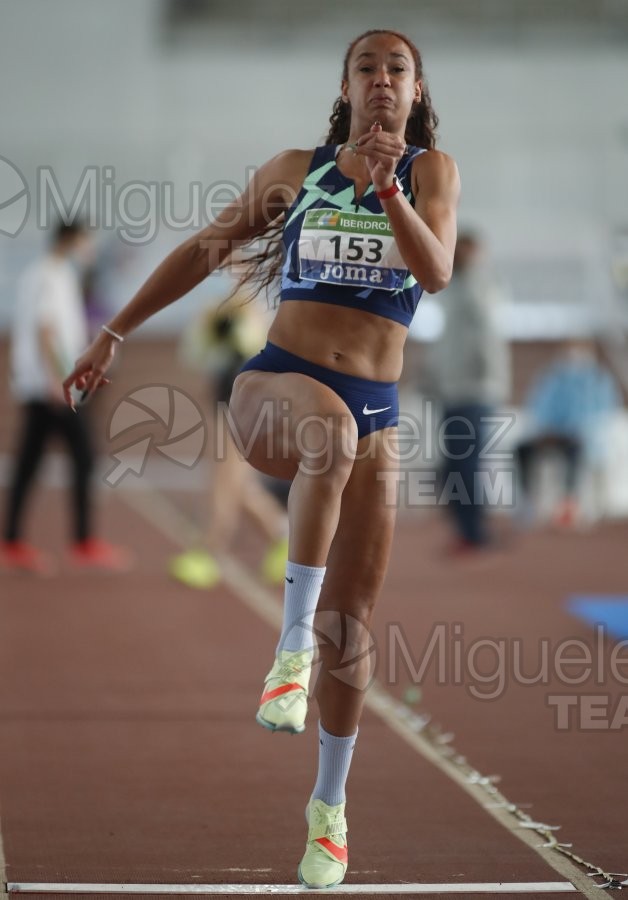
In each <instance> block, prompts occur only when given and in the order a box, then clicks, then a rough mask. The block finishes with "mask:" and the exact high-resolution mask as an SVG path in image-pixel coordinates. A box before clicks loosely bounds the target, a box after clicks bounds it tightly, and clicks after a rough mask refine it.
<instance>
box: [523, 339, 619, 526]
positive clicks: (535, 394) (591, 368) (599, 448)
mask: <svg viewBox="0 0 628 900" xmlns="http://www.w3.org/2000/svg"><path fill="white" fill-rule="evenodd" d="M620 406H621V395H620V392H619V389H618V387H617V385H616V383H615V381H614V379H613V376H612V375H611V374H610V372H609V371H608V370H607V369H606V368H605V367H604V366H602V365H600V363H599V362H598V361H597V358H596V352H595V343H594V342H593V341H591V340H574V341H570V342H568V343H567V345H566V347H565V350H564V352H563V353H562V355H561V357H560V358H559V359H557V360H556V362H554V363H553V364H551V365H550V366H549V368H548V369H547V370H546V371H545V372H542V373H541V374H540V375H539V377H538V379H537V381H536V383H535V384H534V385H533V387H532V389H531V391H530V393H529V395H528V398H527V401H526V404H525V409H526V413H527V417H528V419H529V424H528V427H527V432H528V433H527V436H526V437H525V438H524V440H522V441H521V442H520V443H519V445H518V446H517V448H516V456H517V462H518V466H519V473H520V484H521V489H522V493H523V497H522V498H521V503H520V511H521V514H522V518H523V519H524V520H525V521H528V522H530V521H532V520H533V519H534V517H535V511H534V508H533V506H532V503H531V500H530V493H531V482H532V473H533V467H534V465H535V463H536V461H537V459H538V457H539V456H541V455H542V454H546V453H548V452H552V451H553V452H554V453H556V454H559V455H560V456H561V457H562V460H563V462H564V482H563V485H562V491H561V497H560V500H559V502H558V504H557V506H556V509H555V511H554V514H553V520H554V523H555V524H557V525H562V526H565V527H570V526H572V525H575V524H577V523H578V520H579V515H580V510H579V505H578V486H579V476H580V473H581V471H582V469H583V467H587V466H588V467H590V468H591V469H596V468H599V467H600V466H601V465H602V464H603V462H604V459H605V456H606V450H607V425H608V422H609V419H610V416H611V415H612V414H613V413H614V412H616V411H617V410H618V409H619V407H620Z"/></svg>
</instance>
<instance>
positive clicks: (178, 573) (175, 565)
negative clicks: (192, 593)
mask: <svg viewBox="0 0 628 900" xmlns="http://www.w3.org/2000/svg"><path fill="white" fill-rule="evenodd" d="M168 571H169V573H170V575H171V576H172V577H173V578H175V579H176V580H177V581H180V582H182V583H183V584H186V585H187V586H188V587H191V588H201V589H202V588H205V589H206V588H211V587H214V585H215V584H218V582H219V581H220V578H221V575H220V566H219V565H218V563H217V562H216V560H215V559H214V557H213V556H211V555H210V554H209V553H207V551H206V550H188V551H187V552H186V553H180V554H179V555H178V556H175V557H173V558H172V559H171V560H170V564H169V566H168Z"/></svg>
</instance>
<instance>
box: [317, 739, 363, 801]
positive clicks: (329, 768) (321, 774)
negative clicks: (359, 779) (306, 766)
mask: <svg viewBox="0 0 628 900" xmlns="http://www.w3.org/2000/svg"><path fill="white" fill-rule="evenodd" d="M318 736H319V745H318V776H317V779H316V784H315V785H314V790H313V792H312V797H313V799H314V800H322V801H323V803H326V804H327V805H328V806H337V805H338V804H339V803H344V801H345V799H346V798H345V784H346V783H347V776H348V774H349V767H350V765H351V757H352V756H353V748H354V747H355V741H356V738H357V736H358V732H357V731H356V733H355V734H352V735H349V737H336V735H334V734H328V733H327V732H326V731H325V729H324V728H323V726H322V725H321V723H320V722H319V723H318Z"/></svg>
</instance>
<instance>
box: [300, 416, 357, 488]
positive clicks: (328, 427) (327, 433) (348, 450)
mask: <svg viewBox="0 0 628 900" xmlns="http://www.w3.org/2000/svg"><path fill="white" fill-rule="evenodd" d="M294 441H295V445H296V447H295V449H296V453H297V456H298V458H299V469H300V471H302V472H304V473H306V474H316V475H327V476H330V477H331V478H332V479H336V478H338V477H339V478H341V479H344V480H345V481H346V479H347V478H348V477H349V474H350V473H351V469H352V467H353V463H354V461H355V456H356V452H357V445H358V429H357V425H356V421H355V419H354V418H353V416H352V415H350V414H349V413H348V412H347V413H344V412H335V411H329V412H326V413H317V414H313V415H308V416H304V417H303V418H302V419H301V420H300V421H299V423H298V424H297V426H296V428H295V432H294Z"/></svg>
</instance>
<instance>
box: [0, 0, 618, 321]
mask: <svg viewBox="0 0 628 900" xmlns="http://www.w3.org/2000/svg"><path fill="white" fill-rule="evenodd" d="M390 6H391V7H392V4H390ZM261 8H262V9H263V5H262V6H261ZM0 15H1V21H0V66H1V69H2V78H0V123H1V124H0V128H1V143H0V155H1V156H3V157H5V158H7V159H10V160H11V161H12V162H14V163H15V164H16V165H17V166H18V167H19V169H20V170H21V171H22V172H23V173H24V175H25V177H26V180H27V183H28V184H29V186H31V187H32V185H33V183H34V180H35V172H36V169H37V167H39V166H51V167H53V168H54V171H55V173H56V176H57V178H58V180H59V183H60V185H61V187H62V189H63V191H64V192H65V193H66V196H68V198H69V196H70V195H71V194H72V192H73V190H74V188H75V187H76V185H77V184H78V183H79V181H80V178H81V173H82V172H83V170H84V168H85V167H86V166H97V167H102V166H112V167H113V168H114V170H115V185H116V188H117V189H118V190H119V189H120V188H121V187H122V186H123V184H125V183H126V182H128V181H137V180H142V181H163V180H164V179H171V180H173V181H174V183H175V185H176V192H177V193H176V197H177V207H178V209H179V210H180V211H181V212H183V211H185V209H186V208H187V185H188V184H189V183H190V182H191V181H194V180H199V181H201V182H202V183H203V185H209V184H210V183H211V182H212V181H215V180H219V179H227V180H232V181H234V182H235V183H236V184H238V185H240V186H241V185H243V183H244V180H245V175H246V171H247V168H248V167H251V166H255V165H259V164H260V163H261V162H263V161H264V160H265V159H267V158H268V157H269V156H271V155H272V154H274V153H275V152H277V151H279V150H280V149H282V148H284V147H288V146H301V147H307V146H312V145H313V144H314V143H316V142H317V140H318V139H319V138H320V136H321V135H322V134H323V132H324V131H325V127H326V122H327V119H328V116H329V112H330V109H331V105H332V102H333V100H334V98H335V96H336V94H337V88H338V82H339V75H340V63H341V57H342V53H343V51H344V47H345V46H346V43H347V41H348V39H349V38H350V37H351V35H352V30H351V29H350V28H348V27H347V25H346V24H345V23H344V22H343V23H342V26H341V27H339V28H338V29H337V30H336V31H335V30H334V29H333V28H331V27H327V28H326V30H325V31H324V32H321V33H319V32H312V30H311V28H308V29H307V30H304V31H303V32H300V31H299V30H298V28H297V29H295V31H294V36H293V39H292V40H291V41H289V42H288V41H286V42H285V44H284V45H280V46H279V47H278V46H276V45H273V46H272V47H269V46H263V45H262V46H259V47H258V48H252V47H251V46H250V45H249V44H247V45H246V46H245V47H244V48H239V47H238V46H237V44H236V43H235V42H234V41H233V39H232V37H231V36H229V37H228V38H227V37H225V36H222V37H221V34H220V33H218V32H217V33H216V35H215V39H214V40H213V41H212V43H211V44H208V46H207V48H206V51H205V52H202V53H201V52H198V50H193V51H190V52H189V53H184V52H182V51H178V50H177V51H173V50H169V49H166V48H164V47H163V46H162V45H161V43H160V40H159V27H158V25H159V15H160V4H159V3H158V2H156V0H133V2H128V0H108V2H107V3H102V2H98V0H55V2H54V3H49V2H44V0H20V2H19V3H12V4H8V3H5V4H4V5H3V7H2V12H1V13H0ZM326 18H327V19H329V15H327V17H326ZM372 24H373V23H371V22H370V21H369V22H366V21H365V22H360V23H359V25H358V26H357V30H362V28H366V27H369V26H371V25H372ZM377 24H381V23H377ZM395 24H397V25H400V24H402V23H400V22H399V21H398V20H397V21H396V22H395ZM408 32H409V33H410V34H411V35H416V36H417V40H418V43H419V45H420V46H421V41H420V29H418V28H416V27H415V26H414V23H410V24H409V26H408ZM452 35H455V36H456V40H452V42H451V44H448V43H447V42H446V41H443V40H441V41H439V42H437V43H434V44H433V45H432V46H429V45H425V46H422V50H423V53H424V57H425V63H426V69H427V74H428V76H429V81H430V86H431V91H432V97H433V100H434V105H435V107H436V109H437V111H438V113H439V115H440V117H441V126H440V134H441V141H440V146H441V147H442V148H443V149H445V150H447V151H448V152H450V153H451V154H452V155H453V156H454V157H455V158H456V160H457V161H458V163H459V166H460V170H461V173H462V179H463V197H462V204H461V220H462V221H463V222H469V223H474V224H479V225H480V226H481V228H482V229H483V230H484V231H485V233H486V234H487V236H488V237H489V238H490V240H491V243H492V245H493V250H494V253H495V254H496V255H497V256H498V257H500V256H501V257H509V258H512V257H516V256H518V255H522V256H523V257H526V256H534V255H538V254H543V253H547V254H549V255H552V254H560V253H561V252H562V253H563V254H566V255H569V254H570V253H577V254H584V255H586V254H591V256H592V257H598V256H599V254H600V253H603V242H604V238H605V234H606V228H607V226H608V225H609V223H610V224H613V223H617V222H620V221H623V222H625V221H626V199H627V198H628V101H627V99H626V98H627V96H628V93H627V92H626V89H625V86H626V84H628V53H626V47H621V46H617V47H615V48H602V47H600V46H599V45H598V46H592V47H590V48H588V49H587V48H586V47H584V46H575V45H574V46H573V47H568V46H562V47H561V48H560V49H559V50H552V49H551V48H550V47H548V46H547V44H546V43H545V44H539V45H538V47H537V48H536V49H535V48H534V47H533V46H532V45H531V44H530V43H527V44H526V45H525V46H520V47H519V48H517V47H512V46H510V47H507V48H505V49H500V48H499V46H496V45H492V44H490V43H483V44H482V45H481V46H480V45H474V44H469V43H464V42H463V41H461V40H460V35H457V34H456V33H455V25H454V24H452ZM0 184H1V178H0ZM136 199H137V198H136ZM0 202H1V198H0ZM32 220H33V211H32V209H31V216H30V218H29V222H28V223H27V226H26V228H25V229H24V231H23V232H22V233H21V235H20V236H19V237H17V238H15V239H11V238H7V237H6V236H3V235H0V324H1V323H2V322H3V321H5V320H6V317H7V315H8V313H9V310H10V305H11V297H12V285H13V283H14V278H15V274H16V271H17V270H18V269H19V268H20V267H21V265H22V264H23V261H24V260H25V259H27V258H29V257H30V256H32V254H33V252H34V250H35V248H36V247H37V245H38V244H39V243H41V240H42V235H41V233H40V232H38V231H37V229H36V228H35V227H34V223H33V221H32ZM178 239H179V235H176V234H173V233H172V232H170V231H168V230H167V229H165V228H161V229H160V231H159V233H158V234H157V235H156V237H155V240H154V241H153V242H152V243H151V244H150V246H147V247H145V248H144V249H142V250H140V251H137V252H136V253H131V254H130V259H127V261H126V267H125V269H124V272H125V278H124V280H123V281H120V282H119V284H118V286H117V287H115V293H116V294H121V296H119V302H120V303H121V302H123V301H124V300H125V299H126V294H127V292H128V291H129V290H132V289H133V286H134V285H135V284H136V282H137V281H139V279H140V278H141V277H143V275H144V274H145V273H146V272H147V271H148V270H150V268H151V267H152V265H153V264H154V263H155V262H156V261H157V260H158V259H159V258H160V257H161V256H162V255H163V253H164V252H165V251H166V250H167V249H168V247H170V246H171V245H172V243H173V242H175V241H176V240H178ZM122 294H124V296H122ZM115 302H117V301H115ZM170 315H171V316H172V315H175V318H176V313H174V314H173V313H171V314H170ZM164 321H165V319H164ZM168 321H170V320H168Z"/></svg>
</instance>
